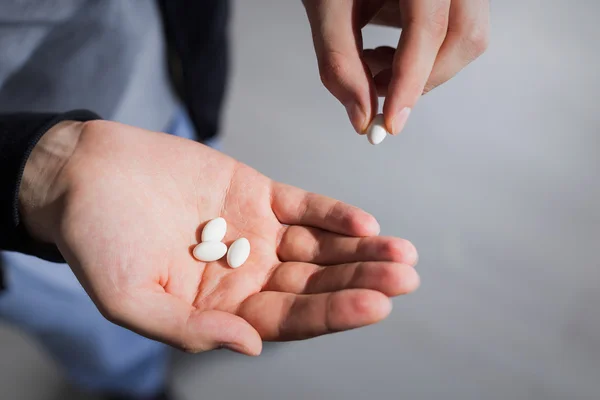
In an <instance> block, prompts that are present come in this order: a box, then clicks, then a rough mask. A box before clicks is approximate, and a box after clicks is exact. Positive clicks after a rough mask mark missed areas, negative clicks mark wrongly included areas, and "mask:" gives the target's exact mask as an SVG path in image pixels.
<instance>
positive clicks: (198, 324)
mask: <svg viewBox="0 0 600 400" xmlns="http://www.w3.org/2000/svg"><path fill="white" fill-rule="evenodd" d="M99 308H101V307H99ZM102 311H103V314H104V315H105V317H106V318H108V319H109V320H110V321H112V322H114V323H116V324H118V325H121V326H123V327H125V328H128V329H130V330H132V331H134V332H137V333H139V334H140V335H143V336H146V337H149V338H151V339H154V340H158V341H160V342H163V343H167V344H169V345H171V346H173V347H176V348H178V349H180V350H184V351H186V352H190V353H198V352H202V351H208V350H213V349H217V348H221V347H225V348H228V349H230V350H233V351H236V352H238V353H242V354H246V355H253V356H256V355H259V354H260V352H261V351H262V340H261V338H260V335H259V334H258V332H257V331H256V330H255V329H254V328H253V327H252V326H251V325H250V324H249V323H248V322H246V320H244V319H243V318H241V317H238V316H237V315H234V314H230V313H227V312H224V311H216V310H206V311H201V310H197V309H195V308H194V307H193V306H191V305H190V304H188V303H186V302H184V301H183V300H182V299H180V298H178V297H175V296H173V295H172V294H169V293H165V292H164V290H163V289H162V287H160V288H158V289H157V290H156V291H155V292H153V291H150V292H149V291H148V290H143V291H142V290H139V291H134V292H130V293H129V294H128V295H127V297H126V298H121V299H119V300H118V301H111V302H110V304H109V305H108V307H104V309H102Z"/></svg>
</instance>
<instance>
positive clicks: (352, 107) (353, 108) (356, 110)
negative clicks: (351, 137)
mask: <svg viewBox="0 0 600 400" xmlns="http://www.w3.org/2000/svg"><path fill="white" fill-rule="evenodd" d="M346 112H347V113H348V118H349V119H350V123H351V124H352V127H353V128H354V130H355V131H356V133H358V134H359V135H364V134H365V132H366V130H367V128H368V126H369V121H368V118H367V114H366V113H365V112H364V110H363V107H361V106H360V104H359V103H356V102H352V103H350V104H349V105H347V106H346Z"/></svg>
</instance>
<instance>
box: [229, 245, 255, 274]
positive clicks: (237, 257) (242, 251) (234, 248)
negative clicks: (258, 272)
mask: <svg viewBox="0 0 600 400" xmlns="http://www.w3.org/2000/svg"><path fill="white" fill-rule="evenodd" d="M249 255H250V242H249V241H248V239H246V238H239V239H238V240H236V241H235V242H233V243H231V246H229V250H228V251H227V264H229V266H230V267H231V268H237V267H239V266H240V265H242V264H243V263H245V262H246V260H247V259H248V256H249Z"/></svg>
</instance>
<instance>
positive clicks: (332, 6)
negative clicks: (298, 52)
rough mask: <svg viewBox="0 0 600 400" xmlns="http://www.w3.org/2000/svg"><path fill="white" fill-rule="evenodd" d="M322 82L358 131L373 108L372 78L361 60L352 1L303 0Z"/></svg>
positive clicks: (361, 131)
mask: <svg viewBox="0 0 600 400" xmlns="http://www.w3.org/2000/svg"><path fill="white" fill-rule="evenodd" d="M303 3H304V6H305V8H306V14H307V16H308V20H309V22H310V27H311V31H312V37H313V43H314V47H315V52H316V55H317V60H318V64H319V74H320V75H321V81H322V82H323V85H325V87H326V88H327V89H328V90H329V91H330V92H331V94H333V95H334V96H335V97H336V98H337V99H338V100H339V101H340V103H342V105H343V106H344V107H345V108H346V111H347V113H348V117H349V118H350V121H351V123H352V125H353V127H354V129H355V130H356V131H357V132H358V133H363V132H364V131H365V130H366V129H367V127H368V125H369V123H370V122H371V120H372V119H373V117H374V116H375V113H376V112H377V94H376V92H375V88H374V84H373V78H372V77H371V75H370V74H369V73H368V71H367V68H366V66H365V65H364V64H363V62H362V60H361V54H362V37H361V32H360V27H359V26H358V23H357V20H356V16H355V11H354V4H353V3H354V2H352V1H348V0H330V1H317V0H304V1H303Z"/></svg>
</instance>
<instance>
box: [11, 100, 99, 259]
mask: <svg viewBox="0 0 600 400" xmlns="http://www.w3.org/2000/svg"><path fill="white" fill-rule="evenodd" d="M95 119H101V117H100V116H98V115H97V114H95V113H93V112H92V111H89V110H73V111H69V112H65V113H11V114H0V171H1V173H0V249H2V250H8V251H17V252H20V253H24V254H29V255H33V256H37V257H39V258H42V259H45V260H48V261H52V262H64V258H63V257H62V255H61V254H60V252H59V251H58V249H57V248H56V246H54V245H51V244H47V243H40V242H37V241H35V240H34V239H33V238H32V237H31V236H30V235H29V234H28V232H27V231H26V230H25V228H24V226H23V224H21V223H20V215H19V188H20V184H21V179H22V177H23V171H24V169H25V164H26V163H27V159H28V158H29V155H30V154H31V151H32V150H33V148H34V147H35V145H36V144H37V143H38V141H39V140H40V138H41V137H42V136H43V135H44V134H45V133H46V132H47V131H48V130H49V129H50V128H52V127H53V126H54V125H56V124H57V123H59V122H62V121H81V122H84V121H91V120H95Z"/></svg>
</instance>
